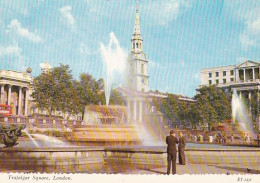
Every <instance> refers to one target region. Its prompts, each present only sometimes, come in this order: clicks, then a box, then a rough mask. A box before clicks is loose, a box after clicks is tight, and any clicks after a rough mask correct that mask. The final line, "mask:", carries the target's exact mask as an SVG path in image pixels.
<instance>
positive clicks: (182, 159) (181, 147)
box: [178, 132, 186, 165]
mask: <svg viewBox="0 0 260 183" xmlns="http://www.w3.org/2000/svg"><path fill="white" fill-rule="evenodd" d="M179 136H180V138H179V145H178V153H179V164H180V165H185V153H184V150H185V146H186V141H185V138H184V136H183V133H182V132H180V133H179Z"/></svg>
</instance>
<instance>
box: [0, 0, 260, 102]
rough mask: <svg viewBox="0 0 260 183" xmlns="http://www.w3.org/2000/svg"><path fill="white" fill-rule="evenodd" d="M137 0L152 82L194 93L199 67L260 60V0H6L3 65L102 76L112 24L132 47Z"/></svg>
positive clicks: (0, 45)
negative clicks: (63, 67) (61, 66)
mask: <svg viewBox="0 0 260 183" xmlns="http://www.w3.org/2000/svg"><path fill="white" fill-rule="evenodd" d="M137 4H139V17H140V27H141V34H142V38H143V40H144V41H143V50H144V52H145V53H146V55H147V58H148V60H149V66H148V70H149V71H148V73H149V76H150V78H149V87H150V89H151V90H159V91H162V92H168V93H174V94H182V95H185V96H189V97H193V96H194V95H195V93H196V91H195V89H196V88H197V87H198V85H199V84H200V71H201V69H203V68H208V67H218V66H225V65H233V64H239V63H242V62H244V61H246V60H252V61H260V1H258V0H251V1H250V0H214V1H208V0H140V1H138V0H77V1H74V0H0V70H5V69H6V70H7V69H8V70H16V71H24V70H26V68H28V67H31V68H32V70H33V72H32V75H33V76H37V75H39V74H40V63H43V62H46V61H48V63H49V64H50V65H52V66H53V67H55V66H59V64H60V63H62V64H68V65H69V66H70V68H71V70H72V72H73V75H74V77H75V78H76V79H77V78H78V77H79V75H80V74H81V73H89V74H91V75H93V76H94V77H95V78H96V79H99V78H100V77H103V70H102V69H103V66H102V56H101V53H100V45H101V44H104V45H108V44H109V38H110V37H109V35H110V33H111V32H113V33H114V35H115V36H116V38H117V39H118V41H119V44H120V46H121V47H122V49H124V50H125V51H126V52H127V53H129V51H130V41H131V37H132V34H133V31H134V19H135V11H136V5H137Z"/></svg>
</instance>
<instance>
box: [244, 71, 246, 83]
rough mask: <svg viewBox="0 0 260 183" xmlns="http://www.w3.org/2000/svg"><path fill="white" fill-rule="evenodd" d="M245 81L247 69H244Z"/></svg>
mask: <svg viewBox="0 0 260 183" xmlns="http://www.w3.org/2000/svg"><path fill="white" fill-rule="evenodd" d="M244 81H246V69H244Z"/></svg>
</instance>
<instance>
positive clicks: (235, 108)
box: [231, 89, 256, 138]
mask: <svg viewBox="0 0 260 183" xmlns="http://www.w3.org/2000/svg"><path fill="white" fill-rule="evenodd" d="M231 106H232V118H233V122H234V123H238V130H239V131H241V132H243V133H247V134H249V135H250V136H251V137H252V138H256V133H255V132H254V128H253V123H252V120H251V119H250V116H249V111H248V109H247V107H246V105H245V104H244V102H243V99H242V98H240V97H239V96H238V95H237V91H236V90H235V89H234V90H233V95H232V104H231Z"/></svg>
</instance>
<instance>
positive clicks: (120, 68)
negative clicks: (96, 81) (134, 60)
mask: <svg viewBox="0 0 260 183" xmlns="http://www.w3.org/2000/svg"><path fill="white" fill-rule="evenodd" d="M100 49H101V55H102V61H103V70H104V74H105V77H104V80H105V96H106V105H108V104H109V99H110V93H111V89H112V85H113V84H115V83H116V82H120V81H119V80H120V79H121V78H122V77H120V76H118V77H116V76H117V75H116V74H117V73H118V74H123V73H124V71H125V68H126V63H127V54H126V53H125V51H124V50H123V49H122V48H121V47H120V45H119V42H118V39H117V38H116V36H115V34H114V33H113V32H111V33H110V40H109V45H108V46H104V44H103V43H101V45H100ZM115 78H116V79H117V80H116V81H115Z"/></svg>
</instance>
